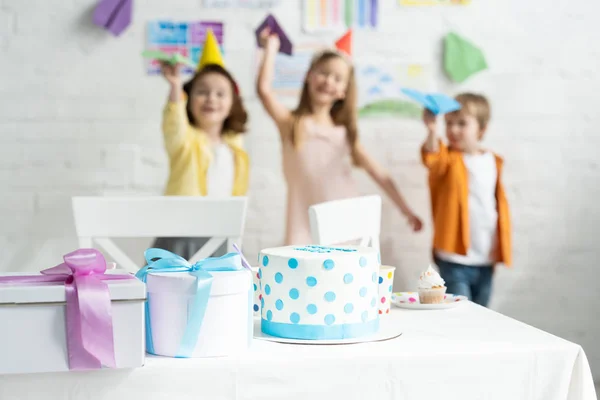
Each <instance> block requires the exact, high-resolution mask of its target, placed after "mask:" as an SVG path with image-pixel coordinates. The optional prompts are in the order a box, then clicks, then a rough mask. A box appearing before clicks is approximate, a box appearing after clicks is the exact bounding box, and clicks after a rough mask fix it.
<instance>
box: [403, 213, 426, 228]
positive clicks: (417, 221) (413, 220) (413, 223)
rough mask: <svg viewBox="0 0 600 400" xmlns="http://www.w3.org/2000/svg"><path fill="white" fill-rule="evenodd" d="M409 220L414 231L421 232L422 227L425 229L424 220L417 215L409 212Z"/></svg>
mask: <svg viewBox="0 0 600 400" xmlns="http://www.w3.org/2000/svg"><path fill="white" fill-rule="evenodd" d="M407 220H408V224H409V225H410V227H411V228H412V230H413V232H419V231H420V230H421V229H423V222H422V221H421V220H420V219H419V217H417V216H416V215H414V214H412V213H411V214H408V216H407Z"/></svg>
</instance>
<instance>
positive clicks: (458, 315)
mask: <svg viewBox="0 0 600 400" xmlns="http://www.w3.org/2000/svg"><path fill="white" fill-rule="evenodd" d="M389 317H390V318H394V319H397V320H398V321H400V322H401V323H402V324H403V332H404V333H403V335H402V336H400V337H399V338H396V339H393V340H390V341H385V342H376V343H363V344H356V345H337V346H314V345H313V346H306V345H286V344H280V343H273V342H265V341H258V340H255V341H254V343H253V346H252V349H251V351H249V352H248V353H247V354H245V355H244V356H242V357H239V358H219V359H167V358H160V357H149V358H148V359H147V361H146V365H145V366H144V367H143V368H139V369H135V370H102V371H92V372H70V373H57V374H34V375H6V376H0V399H2V400H21V399H36V400H38V399H60V400H67V399H77V400H87V399H94V400H99V399H106V400H120V399H127V400H138V399H139V400H159V399H160V400H187V399H206V400H221V399H223V400H224V399H228V400H229V399H236V400H246V399H261V400H270V399H273V400H283V399H285V400H295V399H303V400H304V399H310V400H317V399H326V400H334V399H335V400H337V399H343V400H352V399H357V400H358V399H360V400H363V399H368V400H380V399H381V400H384V399H386V400H387V399H390V400H391V399H394V400H399V399H406V400H417V399H439V400H442V399H443V400H451V399H460V400H467V399H474V400H475V399H476V400H482V399H486V400H492V399H498V400H508V399H510V400H517V399H519V400H525V399H532V400H533V399H536V400H538V399H539V400H554V399H556V400H558V399H560V400H566V399H569V400H596V395H595V390H594V385H593V381H592V375H591V372H590V368H589V364H588V361H587V359H586V356H585V353H584V352H583V350H582V348H581V347H580V346H578V345H576V344H573V343H570V342H568V341H566V340H563V339H560V338H558V337H555V336H552V335H550V334H548V333H545V332H543V331H540V330H538V329H535V328H532V327H530V326H528V325H525V324H523V323H520V322H518V321H515V320H513V319H510V318H508V317H505V316H503V315H501V314H498V313H495V312H493V311H490V310H487V309H485V308H483V307H479V306H477V305H475V304H472V303H465V304H463V305H461V306H459V307H457V308H455V309H449V310H435V311H414V310H400V309H394V310H393V312H392V314H391V315H390V316H389ZM0 356H1V355H0Z"/></svg>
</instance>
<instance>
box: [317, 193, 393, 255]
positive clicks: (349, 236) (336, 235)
mask: <svg viewBox="0 0 600 400" xmlns="http://www.w3.org/2000/svg"><path fill="white" fill-rule="evenodd" d="M308 215H309V220H310V230H311V236H312V238H313V241H314V242H315V244H319V245H324V246H327V245H335V244H343V243H349V242H354V241H356V242H358V243H359V244H360V245H361V246H369V247H375V248H376V249H377V251H379V250H380V249H379V247H380V246H379V233H380V231H381V197H380V196H364V197H356V198H352V199H344V200H335V201H328V202H325V203H320V204H315V205H313V206H311V207H310V208H309V209H308Z"/></svg>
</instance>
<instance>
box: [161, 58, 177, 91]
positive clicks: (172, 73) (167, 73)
mask: <svg viewBox="0 0 600 400" xmlns="http://www.w3.org/2000/svg"><path fill="white" fill-rule="evenodd" d="M160 70H161V72H162V74H163V76H164V77H165V79H166V80H167V82H169V83H170V84H171V86H181V76H180V74H179V71H180V70H181V64H179V63H177V64H175V65H173V64H169V63H166V62H161V63H160Z"/></svg>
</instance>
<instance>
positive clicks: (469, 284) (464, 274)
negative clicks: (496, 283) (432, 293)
mask: <svg viewBox="0 0 600 400" xmlns="http://www.w3.org/2000/svg"><path fill="white" fill-rule="evenodd" d="M435 263H436V264H437V266H438V267H439V269H440V275H441V276H442V278H443V279H444V281H446V288H447V290H448V293H452V294H454V295H459V296H466V297H467V298H469V300H471V301H472V302H474V303H477V304H479V305H482V306H484V307H487V304H488V302H489V301H490V295H491V294H492V274H493V266H492V265H480V266H479V265H478V266H470V265H463V264H457V263H453V262H450V261H444V260H440V259H439V258H437V257H435Z"/></svg>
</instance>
